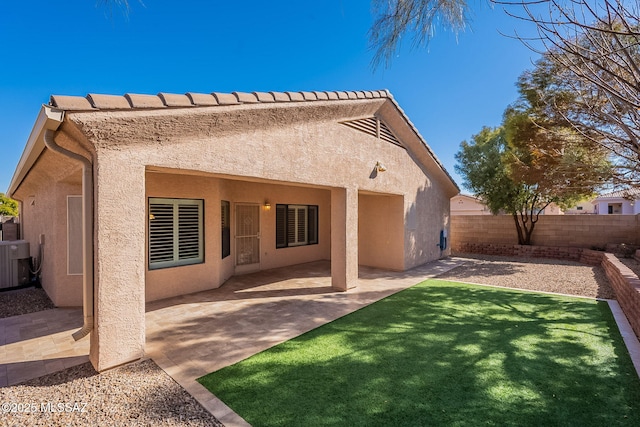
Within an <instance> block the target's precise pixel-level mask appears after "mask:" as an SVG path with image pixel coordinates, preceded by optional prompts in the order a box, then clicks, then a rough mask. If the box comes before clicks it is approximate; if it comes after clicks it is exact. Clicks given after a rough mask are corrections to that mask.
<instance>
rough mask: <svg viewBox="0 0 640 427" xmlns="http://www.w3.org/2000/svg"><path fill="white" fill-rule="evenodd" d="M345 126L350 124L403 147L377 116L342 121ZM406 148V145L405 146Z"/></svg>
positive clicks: (354, 127)
mask: <svg viewBox="0 0 640 427" xmlns="http://www.w3.org/2000/svg"><path fill="white" fill-rule="evenodd" d="M340 123H342V124H343V125H345V126H349V127H350V128H352V129H356V130H359V131H360V132H364V133H366V134H369V135H371V136H374V137H376V138H378V139H381V140H383V141H386V142H389V143H391V144H394V145H397V146H398V147H402V144H401V143H400V141H399V140H398V138H396V136H395V135H394V134H393V132H391V129H389V127H388V126H387V125H386V124H385V123H384V122H383V121H382V120H380V119H378V118H377V117H369V118H366V119H359V120H351V121H348V122H340ZM403 148H404V147H403Z"/></svg>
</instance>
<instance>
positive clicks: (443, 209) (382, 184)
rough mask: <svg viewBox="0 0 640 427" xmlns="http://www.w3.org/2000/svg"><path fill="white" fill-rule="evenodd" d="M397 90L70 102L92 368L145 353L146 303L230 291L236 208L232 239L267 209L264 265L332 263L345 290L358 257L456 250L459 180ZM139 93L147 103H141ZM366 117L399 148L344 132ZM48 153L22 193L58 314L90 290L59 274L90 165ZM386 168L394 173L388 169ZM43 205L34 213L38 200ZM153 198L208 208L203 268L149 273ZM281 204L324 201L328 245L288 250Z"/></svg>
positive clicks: (390, 261) (401, 257) (66, 128)
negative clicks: (207, 100) (245, 208)
mask: <svg viewBox="0 0 640 427" xmlns="http://www.w3.org/2000/svg"><path fill="white" fill-rule="evenodd" d="M245 95H250V94H245ZM383 95H384V96H378V97H369V98H368V99H362V97H361V98H360V99H355V95H354V96H351V95H348V96H350V97H351V98H353V99H347V98H344V99H337V98H336V99H325V100H322V99H316V100H314V101H313V102H293V100H294V99H298V98H295V97H293V95H291V96H290V99H291V101H290V102H282V103H273V102H262V103H261V102H255V103H238V104H236V105H215V106H206V107H205V106H200V107H198V106H193V105H191V106H190V107H184V108H168V107H167V108H156V107H157V106H156V104H153V103H151V104H149V105H153V106H154V108H130V109H125V110H112V109H109V108H105V107H104V105H103V106H102V108H95V109H92V110H91V111H85V110H87V108H85V107H84V105H85V104H84V103H83V102H82V101H80V100H76V99H73V100H72V101H69V102H66V101H65V102H66V105H67V106H69V108H68V110H67V111H66V112H65V115H64V120H62V122H61V123H60V125H59V127H57V129H56V131H57V132H56V133H55V142H56V143H57V144H58V145H60V146H62V147H66V148H67V149H69V150H72V151H74V152H76V153H81V155H83V156H84V157H86V158H90V159H91V161H92V164H93V177H94V188H93V206H94V218H93V223H94V228H95V231H94V235H93V247H94V251H95V256H94V285H93V286H94V290H95V294H94V295H95V297H94V305H95V307H94V314H95V322H94V323H95V327H94V330H93V332H92V336H91V339H92V345H91V360H92V362H93V364H94V366H96V368H97V369H98V370H102V369H106V368H109V367H112V366H117V365H119V364H122V363H125V362H127V361H129V360H133V359H135V358H139V357H141V356H142V355H143V353H144V307H145V302H147V301H152V300H157V299H162V298H167V297H171V296H175V295H180V294H186V293H191V292H196V291H201V290H205V289H211V288H216V287H219V286H221V285H222V284H223V283H224V282H225V280H227V279H228V278H229V277H231V276H232V275H234V274H238V273H239V272H240V270H239V269H238V268H237V267H236V265H235V258H234V250H235V247H234V239H233V237H232V238H231V255H230V256H228V257H226V258H224V259H223V258H222V256H221V243H220V242H221V228H220V221H221V218H220V215H221V214H220V202H221V201H222V200H225V201H229V202H230V205H231V216H230V218H231V230H233V227H234V212H235V207H236V206H238V205H239V204H251V205H256V206H259V207H260V215H259V223H260V241H259V247H260V262H259V265H258V266H257V268H259V269H269V268H275V267H282V266H286V265H293V264H298V263H303V262H309V261H315V260H320V259H330V260H331V264H332V284H333V286H334V288H336V289H338V290H347V289H349V288H351V287H354V286H356V282H357V278H358V265H359V264H361V265H368V266H373V267H380V268H385V269H391V270H405V269H408V268H411V267H414V266H416V265H420V264H423V263H425V262H428V261H431V260H434V259H437V258H440V257H442V256H446V255H448V253H449V250H448V249H445V250H441V248H440V247H439V246H438V244H439V235H440V231H441V230H446V229H448V227H449V199H450V197H452V196H453V195H455V194H456V193H457V187H456V186H455V184H454V183H453V181H452V180H451V178H450V177H449V176H448V175H447V173H446V171H444V169H443V168H442V166H441V164H440V163H439V162H438V161H437V159H436V158H435V156H434V155H433V153H432V152H431V151H430V150H429V149H428V147H427V146H426V145H425V143H424V141H423V140H422V139H421V137H420V136H419V134H418V133H417V131H416V130H415V129H414V128H413V126H412V125H411V123H410V122H409V121H408V120H407V118H406V116H405V115H404V114H403V113H402V111H401V110H400V109H399V108H398V106H397V105H396V104H395V102H394V101H393V100H392V99H391V98H389V97H388V96H387V94H386V93H384V94H383ZM176 96H177V95H176ZM203 96H204V95H203ZM256 96H257V95H256ZM300 96H303V97H308V96H309V93H304V94H303V95H300ZM318 97H319V95H318ZM94 98H95V100H94V101H93V102H94V105H97V104H96V103H97V102H98V101H97V100H99V99H100V98H98V97H97V96H96V97H94ZM236 98H237V99H238V100H240V99H244V100H246V99H248V98H247V96H244V95H243V96H241V97H240V96H237V97H236ZM127 99H129V101H130V105H131V106H134V107H135V102H136V99H137V98H127ZM146 99H147V98H143V100H146ZM162 99H163V100H165V99H169V98H168V97H165V98H162ZM181 99H182V98H181ZM190 99H197V98H196V97H193V96H192V97H191V98H190ZM198 99H199V98H198ZM216 99H218V98H216ZM219 99H221V100H222V99H226V98H223V97H222V96H220V97H219ZM107 100H108V101H109V102H111V99H110V98H109V99H107ZM154 102H155V101H154ZM245 102H246V101H245ZM76 105H79V106H81V107H82V108H81V109H80V110H77V109H75V106H76ZM113 105H116V106H118V107H119V108H121V107H122V105H120V104H118V103H117V102H116V103H115V104H113ZM366 118H377V119H378V120H380V121H381V122H383V123H384V124H386V126H388V128H389V129H391V131H392V132H393V134H394V135H395V137H396V138H397V140H396V141H395V142H396V143H397V144H400V145H401V146H399V145H397V144H396V143H390V142H388V141H386V140H383V139H381V138H380V137H377V136H376V135H375V134H374V135H372V134H371V132H369V133H367V132H364V131H360V130H357V129H354V128H352V127H348V126H345V125H344V124H342V122H345V121H353V120H361V119H366ZM56 126H57V125H56ZM378 126H381V125H378ZM34 133H35V134H37V132H34ZM37 144H38V141H37V137H36V138H35V139H34V140H33V141H30V143H29V145H28V147H31V148H29V150H27V151H29V152H30V154H29V156H31V157H29V156H27V155H24V156H23V157H24V158H25V159H29V158H32V157H33V155H32V154H31V152H33V151H34V150H36V148H37V147H38V145H37ZM33 147H36V148H33ZM41 150H42V153H41V155H40V156H39V158H38V160H37V162H35V163H33V164H30V163H29V162H28V161H27V160H25V161H21V165H23V164H24V165H26V166H24V165H23V166H22V167H21V168H19V170H18V171H17V172H16V175H15V177H14V182H13V183H12V190H13V196H14V197H16V198H17V199H19V200H20V201H21V202H22V216H23V218H22V219H23V224H24V225H23V226H24V233H25V234H24V236H25V238H26V239H27V240H29V241H30V242H32V248H34V247H35V248H37V245H34V244H33V242H37V241H38V238H39V236H40V234H45V242H46V243H45V245H44V248H45V262H44V268H43V275H42V280H43V285H44V287H45V289H46V290H47V292H48V293H49V295H51V296H52V299H53V300H54V303H56V304H57V305H60V306H66V305H79V304H80V303H81V301H82V289H81V286H82V285H81V281H80V280H78V277H77V276H68V275H66V274H64V273H65V272H64V271H62V270H61V268H60V266H61V265H62V266H66V259H65V257H66V250H65V248H66V246H67V242H66V232H63V230H65V227H64V224H63V222H64V221H65V219H66V196H67V195H70V194H76V195H77V194H81V189H82V185H81V174H80V167H79V166H78V165H76V164H75V163H74V162H73V161H71V160H69V159H66V158H64V156H61V155H59V154H55V153H53V152H51V151H50V150H48V149H43V148H41ZM378 162H380V163H382V164H384V166H385V168H386V170H384V171H379V170H376V169H375V165H376V164H377V163H378ZM23 169H28V170H27V171H26V172H25V171H24V170H23ZM16 177H18V178H16ZM30 197H35V200H36V203H35V205H33V206H27V205H28V201H29V200H30ZM149 198H186V199H201V200H203V205H204V240H203V241H204V261H203V262H202V263H199V264H194V265H187V266H181V267H173V268H163V269H157V270H150V269H149V267H148V254H147V252H148V243H147V242H148V232H147V229H148V218H149V212H148V200H149ZM266 204H269V205H270V209H269V208H267V207H266ZM277 204H290V205H297V204H299V205H316V206H318V212H319V214H318V243H317V244H314V245H308V246H299V247H289V248H279V249H276V245H275V209H274V207H275V206H276V205H277ZM45 207H47V208H46V209H45ZM48 209H51V210H49V211H47V210H48ZM49 236H51V237H49ZM232 236H233V231H232Z"/></svg>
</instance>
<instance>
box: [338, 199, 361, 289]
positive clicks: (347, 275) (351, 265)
mask: <svg viewBox="0 0 640 427" xmlns="http://www.w3.org/2000/svg"><path fill="white" fill-rule="evenodd" d="M357 283H358V190H357V189H352V188H333V189H331V286H332V287H333V288H334V289H336V290H340V291H346V290H347V289H351V288H355V287H356V286H357Z"/></svg>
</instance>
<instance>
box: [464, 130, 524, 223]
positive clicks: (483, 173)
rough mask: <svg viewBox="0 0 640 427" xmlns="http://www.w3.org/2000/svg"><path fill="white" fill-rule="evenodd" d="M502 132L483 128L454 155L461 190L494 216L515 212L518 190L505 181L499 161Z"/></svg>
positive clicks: (503, 143) (503, 142)
mask: <svg viewBox="0 0 640 427" xmlns="http://www.w3.org/2000/svg"><path fill="white" fill-rule="evenodd" d="M507 149H508V146H507V141H506V139H505V132H504V129H503V128H495V129H491V128H488V127H485V128H483V129H482V130H481V131H480V133H478V134H477V135H474V136H473V140H472V142H470V143H469V142H467V141H463V142H462V144H461V148H460V151H459V152H458V153H456V160H457V162H458V163H457V164H456V165H455V169H456V172H458V173H459V174H460V175H461V176H462V177H463V180H464V185H465V187H467V188H469V189H470V190H471V191H473V193H474V194H475V195H476V196H478V197H480V198H481V199H482V201H483V202H484V203H485V204H486V205H487V207H488V208H489V210H490V211H491V212H492V213H493V214H494V215H496V214H498V213H500V212H502V211H506V212H508V213H512V212H515V211H516V204H515V203H514V202H515V200H516V199H517V197H518V193H519V191H520V188H519V187H518V186H517V185H516V184H515V183H514V182H513V181H512V180H511V178H510V177H509V171H508V170H507V167H506V164H505V162H504V161H503V159H504V155H505V152H506V151H507Z"/></svg>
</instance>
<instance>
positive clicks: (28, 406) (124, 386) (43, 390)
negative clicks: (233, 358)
mask: <svg viewBox="0 0 640 427" xmlns="http://www.w3.org/2000/svg"><path fill="white" fill-rule="evenodd" d="M0 403H1V404H2V412H3V413H2V414H0V425H2V426H11V427H13V426H16V427H18V426H20V427H27V426H54V425H55V426H101V427H102V426H222V424H221V423H220V422H219V421H218V420H217V419H216V418H215V417H214V416H213V415H211V414H210V413H209V412H207V411H206V410H205V409H204V408H203V407H202V406H200V404H199V403H198V402H197V401H196V400H195V399H193V397H191V396H190V395H189V394H188V393H187V392H186V391H185V390H184V389H183V388H182V387H180V385H178V384H177V383H176V382H175V381H174V380H173V379H172V378H171V377H170V376H169V375H167V374H166V373H165V372H164V371H163V370H162V369H160V368H159V367H158V366H157V365H156V364H155V363H154V362H153V361H152V360H144V361H141V362H138V363H132V364H129V365H125V366H121V367H119V368H115V369H112V370H110V371H107V372H103V373H102V374H98V373H97V372H96V371H95V370H94V369H93V368H92V367H91V364H90V363H85V364H83V365H79V366H76V367H73V368H69V369H67V370H64V371H61V372H57V373H54V374H50V375H46V376H44V377H40V378H37V379H34V380H31V381H28V382H25V383H22V384H20V385H16V386H12V387H4V388H0ZM11 404H16V405H11ZM7 409H9V411H7ZM11 409H14V410H15V411H19V412H11ZM52 409H53V410H55V411H56V412H54V411H53V410H52ZM27 410H30V411H31V412H26V411H27Z"/></svg>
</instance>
